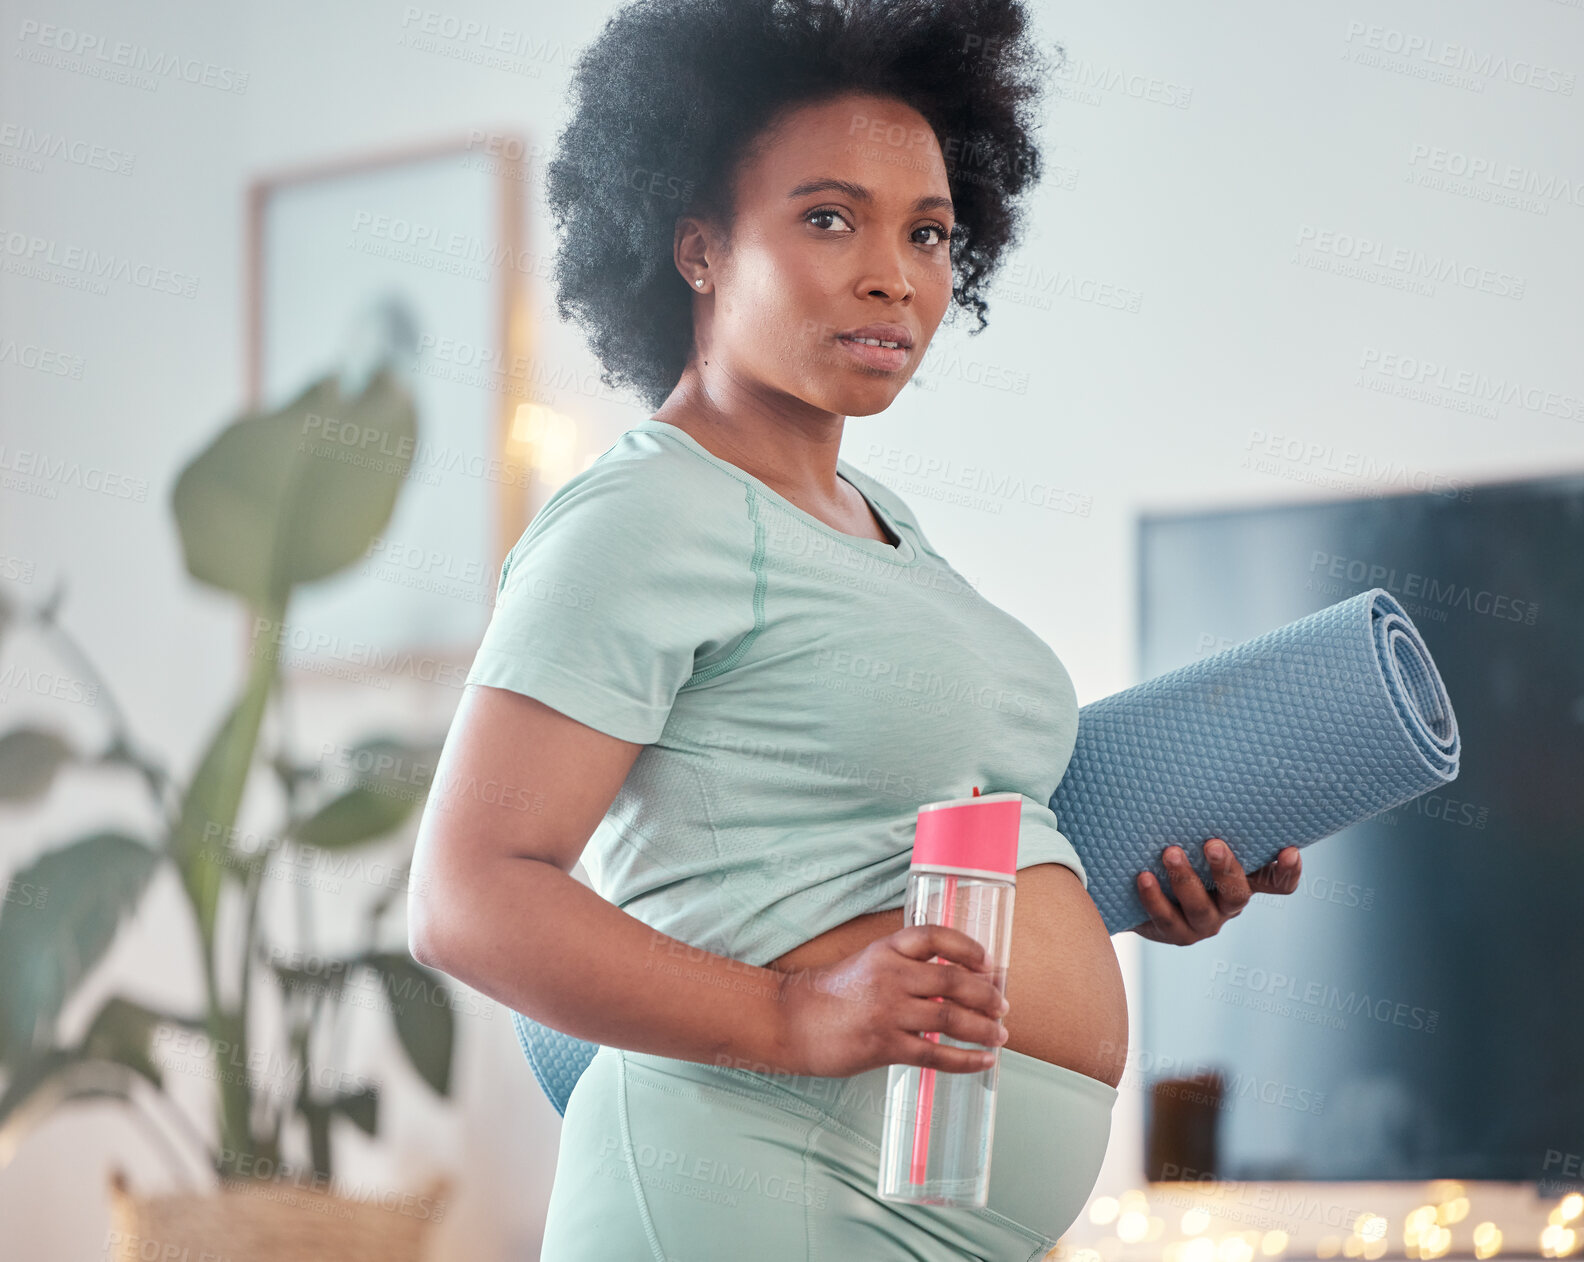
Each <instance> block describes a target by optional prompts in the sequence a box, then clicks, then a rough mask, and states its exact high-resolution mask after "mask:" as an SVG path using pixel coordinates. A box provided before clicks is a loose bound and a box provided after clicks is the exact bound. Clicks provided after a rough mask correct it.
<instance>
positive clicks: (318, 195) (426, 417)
mask: <svg viewBox="0 0 1584 1262" xmlns="http://www.w3.org/2000/svg"><path fill="white" fill-rule="evenodd" d="M481 138H482V139H481ZM527 152H528V145H527V143H526V142H525V141H524V140H523V139H522V138H521V137H518V136H513V135H502V134H500V133H489V134H488V135H487V136H485V135H484V134H483V133H480V132H474V133H471V134H469V135H467V136H463V137H458V138H456V139H453V140H445V141H440V142H437V143H434V144H430V145H421V146H413V147H408V148H402V149H395V150H391V151H386V152H378V153H367V154H360V155H356V156H352V157H348V158H344V159H340V160H334V161H327V162H322V163H318V164H314V165H311V166H304V167H297V168H293V169H290V170H285V171H280V172H276V173H273V174H269V175H266V176H264V177H261V178H259V179H257V180H255V181H254V182H253V183H252V185H251V187H250V190H249V198H248V216H247V219H248V223H247V293H246V303H247V321H246V371H247V397H248V406H249V408H250V409H251V410H259V409H270V408H278V407H280V406H282V405H284V404H286V403H287V402H289V401H290V400H291V399H293V398H294V397H296V396H297V395H299V394H300V393H301V392H302V391H303V390H304V389H305V388H307V387H308V386H309V385H310V384H311V383H312V382H314V381H316V380H319V379H321V378H323V377H324V376H325V375H327V374H329V373H335V374H337V375H338V376H339V378H340V382H341V386H342V390H343V392H344V393H346V394H348V395H355V394H357V393H359V392H360V391H361V389H362V387H363V384H364V383H365V382H366V381H367V379H368V376H369V375H370V373H372V371H373V370H374V368H375V367H377V366H378V365H380V364H381V363H384V364H387V365H390V366H392V367H393V368H394V370H395V371H396V372H397V374H398V376H399V377H400V378H401V380H402V381H403V383H404V385H405V386H406V387H407V388H408V389H409V390H410V391H411V393H412V397H413V401H414V405H415V410H416V413H417V425H418V435H417V440H416V443H413V444H410V452H408V453H407V454H408V455H410V458H411V464H410V467H409V469H408V472H407V476H406V479H405V482H404V484H403V486H402V489H401V492H400V494H399V496H398V498H397V502H396V505H395V508H394V509H393V511H392V514H391V518H390V520H389V522H388V523H387V525H386V528H385V529H384V531H382V532H381V534H380V536H379V537H378V538H377V539H376V540H375V541H374V542H373V544H371V546H370V547H369V549H368V551H367V553H366V554H365V556H364V557H363V558H362V559H361V560H360V561H359V562H357V563H356V564H354V565H352V566H350V567H348V568H347V569H345V570H343V571H341V572H340V573H338V574H335V575H333V576H331V577H329V578H326V579H324V580H322V581H320V582H317V583H312V584H307V585H304V586H303V587H301V588H299V589H298V590H297V591H296V592H295V593H294V595H293V598H292V604H291V608H290V610H289V611H288V613H287V618H286V625H285V626H284V627H283V628H281V629H280V634H279V636H278V637H277V638H278V640H279V644H280V649H281V666H282V668H283V669H284V670H289V671H293V672H294V673H296V674H299V675H303V676H305V677H306V675H308V674H312V675H314V676H316V677H318V678H320V679H330V678H334V677H338V676H339V677H343V678H353V679H357V680H361V681H362V682H365V683H367V682H374V683H376V684H377V685H378V686H382V687H388V686H390V677H392V676H398V677H411V678H414V679H419V680H422V679H424V678H426V677H431V676H432V677H434V678H436V679H437V680H439V681H441V682H450V683H452V684H453V685H457V686H459V684H460V678H461V675H460V672H465V671H466V669H467V665H468V663H469V662H470V661H471V659H472V656H473V653H474V652H475V650H476V648H477V645H478V643H479V640H480V638H481V637H482V635H483V633H484V629H485V627H486V626H487V625H488V622H489V618H490V614H491V612H492V609H493V604H494V597H495V587H496V579H497V576H498V572H499V566H500V562H501V560H502V559H503V558H504V556H505V554H506V551H507V550H508V549H509V548H510V547H511V545H512V544H514V543H515V542H516V541H517V539H518V538H519V537H520V536H521V534H522V532H523V530H524V529H525V528H526V526H527V523H528V519H529V517H530V516H531V512H530V508H531V505H530V502H529V501H530V484H531V482H532V480H533V476H534V471H535V464H536V448H537V447H539V446H540V445H541V444H540V442H539V440H540V438H541V437H542V435H540V434H539V433H536V430H540V429H543V428H544V426H545V425H546V423H547V417H546V415H545V413H546V409H543V408H540V407H539V406H537V405H536V403H535V401H534V397H533V393H532V380H531V377H532V373H531V372H530V371H527V370H525V369H524V365H529V364H531V362H532V352H533V344H534V341H535V338H534V331H533V327H532V324H533V321H532V312H531V302H532V299H531V295H530V292H529V290H530V282H531V277H532V275H533V272H534V270H535V266H536V264H535V261H534V258H533V256H532V255H531V254H530V252H529V247H528V235H529V234H528V230H527V223H526V217H525V206H526V202H527V187H526V185H527V176H528V171H529V168H528V166H527V164H526V162H525V161H524V160H523V156H524V155H525V154H526V153H527ZM552 419H555V420H558V421H561V422H563V423H564V422H565V418H560V417H553V418H552ZM379 454H380V453H374V455H375V456H378V455H379ZM384 454H386V455H388V456H395V455H397V454H399V453H384ZM250 635H251V629H250Z"/></svg>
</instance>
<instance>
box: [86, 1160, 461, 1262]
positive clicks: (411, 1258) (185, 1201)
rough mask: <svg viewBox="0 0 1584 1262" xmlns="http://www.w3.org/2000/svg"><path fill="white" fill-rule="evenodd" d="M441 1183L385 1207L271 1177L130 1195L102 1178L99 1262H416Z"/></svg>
mask: <svg viewBox="0 0 1584 1262" xmlns="http://www.w3.org/2000/svg"><path fill="white" fill-rule="evenodd" d="M449 1189H450V1182H449V1180H447V1179H445V1178H444V1177H441V1178H438V1179H436V1180H435V1181H434V1182H433V1183H432V1184H431V1185H430V1187H429V1189H428V1190H427V1191H426V1192H422V1193H415V1194H407V1195H403V1194H399V1193H392V1194H388V1195H385V1196H383V1197H382V1198H380V1199H382V1200H383V1201H384V1202H385V1204H377V1203H372V1202H365V1201H360V1200H353V1199H351V1198H348V1197H342V1196H335V1195H332V1194H330V1193H327V1192H323V1191H320V1190H318V1189H315V1188H308V1187H297V1186H293V1185H289V1184H283V1183H281V1182H279V1181H276V1182H270V1181H265V1180H261V1181H258V1182H256V1183H255V1182H248V1181H246V1180H242V1181H235V1182H227V1183H224V1184H222V1185H221V1187H220V1188H219V1190H217V1191H211V1192H179V1193H174V1194H167V1195H162V1196H136V1195H134V1194H133V1193H132V1191H131V1190H130V1188H129V1187H128V1186H127V1178H126V1175H125V1174H124V1173H123V1172H122V1171H121V1170H119V1169H117V1170H112V1171H111V1174H110V1235H109V1239H108V1241H107V1242H106V1247H105V1259H106V1262H144V1260H145V1259H149V1258H185V1259H191V1260H192V1262H197V1260H198V1259H203V1262H423V1259H424V1255H425V1251H426V1246H427V1242H428V1238H429V1234H430V1230H431V1228H433V1227H434V1225H435V1224H436V1223H437V1222H439V1221H440V1219H441V1218H443V1217H444V1214H445V1210H446V1196H447V1193H448V1191H449Z"/></svg>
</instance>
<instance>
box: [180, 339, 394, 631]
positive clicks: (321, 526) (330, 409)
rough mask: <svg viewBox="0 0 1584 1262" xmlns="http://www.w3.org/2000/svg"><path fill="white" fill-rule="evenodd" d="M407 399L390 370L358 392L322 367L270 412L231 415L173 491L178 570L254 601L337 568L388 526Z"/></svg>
mask: <svg viewBox="0 0 1584 1262" xmlns="http://www.w3.org/2000/svg"><path fill="white" fill-rule="evenodd" d="M417 436H418V421H417V414H416V412H415V411H414V408H413V403H412V397H411V395H410V394H409V393H408V392H407V390H406V388H405V387H404V386H403V385H402V384H401V382H400V381H399V380H398V379H397V378H396V377H395V376H394V375H393V374H392V373H391V371H390V370H389V369H388V368H381V369H380V370H378V371H377V372H375V373H374V374H373V376H371V377H370V378H369V381H368V384H367V386H366V388H365V389H364V390H363V392H362V393H361V394H358V395H354V396H351V397H348V396H345V395H343V394H342V393H341V387H340V384H339V378H338V376H337V375H336V374H334V373H332V374H327V375H326V376H325V377H323V378H321V379H320V380H318V381H316V382H314V383H313V384H312V385H310V386H309V387H308V388H307V389H306V390H304V391H303V392H302V393H301V394H299V395H298V396H297V397H296V398H294V399H293V400H291V402H289V403H287V404H286V405H285V406H284V407H282V408H281V409H279V410H278V411H274V412H263V413H258V412H255V413H249V414H247V415H244V416H242V417H241V418H240V419H238V420H236V421H234V422H232V423H231V424H230V425H229V426H227V427H226V428H225V429H224V430H222V431H221V432H220V434H219V435H218V436H217V437H216V438H215V440H214V441H213V442H212V443H210V445H209V446H208V447H207V448H206V449H205V450H203V451H202V452H200V453H199V454H198V455H197V456H196V457H194V459H193V460H192V461H191V462H190V463H189V464H188V465H187V466H186V467H185V468H184V469H183V470H182V472H181V475H180V476H179V477H178V478H177V480H176V485H175V488H174V490H173V492H172V497H171V505H172V509H173V510H174V512H175V515H176V525H177V529H178V531H179V532H180V536H181V542H182V550H183V554H184V556H185V559H186V563H187V569H188V571H189V572H190V573H191V574H192V576H193V577H194V578H196V579H198V580H199V581H200V582H203V583H208V584H211V585H212V586H215V587H219V588H222V589H223V590H225V591H229V592H235V593H236V594H237V595H239V596H241V597H242V598H243V599H245V600H246V601H247V602H248V604H249V605H251V606H252V607H253V608H254V609H269V608H277V607H279V608H284V607H285V604H286V600H287V597H288V596H289V594H290V591H291V588H292V586H293V585H294V584H297V583H306V582H312V581H313V580H315V579H320V578H325V577H327V576H328V575H331V574H334V573H335V572H336V571H338V570H341V569H344V568H345V567H346V566H348V565H351V564H352V563H353V562H355V561H356V560H358V558H360V557H362V556H363V555H364V554H365V553H366V552H367V550H368V545H369V544H370V542H372V541H373V540H374V538H375V537H376V536H378V535H379V533H380V531H382V530H383V529H384V528H385V524H386V522H387V521H388V520H389V519H390V515H391V511H392V509H393V508H394V507H395V504H396V497H397V495H398V493H399V492H400V491H401V487H402V483H403V481H404V480H405V478H406V476H407V471H408V469H409V468H410V466H411V464H412V453H413V449H414V447H415V445H416V443H417Z"/></svg>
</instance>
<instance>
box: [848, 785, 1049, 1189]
mask: <svg viewBox="0 0 1584 1262" xmlns="http://www.w3.org/2000/svg"><path fill="white" fill-rule="evenodd" d="M973 792H974V795H973V796H972V797H968V798H954V799H952V800H951V801H946V802H931V803H929V804H928V805H927V806H921V807H920V808H919V813H918V826H917V829H916V831H915V834H914V839H913V860H912V865H911V867H910V869H909V872H908V887H907V902H906V904H905V905H904V908H903V914H902V923H903V924H904V925H926V924H928V925H947V926H949V927H950V928H953V929H957V930H960V931H961V932H963V933H966V934H967V935H968V936H969V937H971V938H973V939H975V940H976V941H977V942H979V943H980V944H981V945H982V946H983V947H984V948H985V954H986V956H987V959H986V967H987V968H988V969H990V970H991V971H990V973H989V976H990V978H991V980H992V981H994V982H995V984H996V985H997V986H999V987H1000V988H1001V989H1002V991H1005V990H1006V975H1007V964H1008V957H1009V956H1010V954H1011V949H1012V896H1013V893H1014V891H1015V889H1016V885H1017V850H1018V833H1019V826H1020V824H1021V822H1022V818H1023V795H1022V794H1020V793H988V794H984V795H982V796H981V795H980V793H979V789H978V786H975V787H974V791H973ZM936 960H937V961H939V960H940V957H939V956H937V957H936ZM925 1037H926V1038H930V1039H934V1040H937V1041H940V1042H944V1043H945V1044H946V1045H947V1046H948V1047H972V1048H975V1049H982V1047H983V1045H982V1044H978V1043H965V1042H963V1041H961V1040H960V1039H955V1038H952V1037H951V1036H950V1035H947V1034H942V1033H940V1032H939V1031H930V1032H928V1033H926V1034H925ZM995 1051H996V1059H995V1061H994V1063H993V1064H991V1065H990V1066H989V1067H988V1068H986V1069H982V1070H979V1071H978V1072H976V1073H966V1074H962V1073H946V1072H943V1071H939V1070H935V1069H931V1068H926V1067H924V1066H921V1065H892V1066H891V1070H890V1076H889V1078H888V1080H887V1083H886V1102H885V1122H884V1129H883V1130H882V1132H881V1138H880V1179H879V1188H878V1191H879V1194H880V1197H881V1199H882V1200H887V1201H906V1202H909V1203H911V1204H916V1205H957V1206H963V1207H965V1208H969V1209H979V1208H982V1207H983V1206H984V1204H985V1202H986V1199H987V1198H988V1196H989V1192H990V1144H991V1139H992V1137H993V1136H994V1133H995V1101H996V1080H997V1078H998V1076H999V1074H1000V1072H1001V1057H1000V1049H999V1048H997V1049H995Z"/></svg>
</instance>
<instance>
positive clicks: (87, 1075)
mask: <svg viewBox="0 0 1584 1262" xmlns="http://www.w3.org/2000/svg"><path fill="white" fill-rule="evenodd" d="M134 1081H136V1079H135V1077H134V1074H133V1071H132V1070H130V1069H128V1068H127V1067H126V1066H125V1065H118V1064H115V1063H114V1062H112V1061H104V1060H95V1059H91V1058H85V1057H84V1056H83V1055H82V1053H81V1052H79V1051H77V1050H76V1049H75V1048H60V1047H52V1048H50V1049H48V1050H47V1051H45V1052H43V1053H40V1054H38V1055H35V1056H30V1057H28V1059H27V1060H25V1061H24V1062H23V1063H22V1064H21V1065H19V1066H17V1068H16V1070H15V1072H13V1073H12V1074H11V1075H10V1077H9V1078H8V1079H7V1081H6V1086H5V1092H4V1094H3V1095H0V1168H4V1167H5V1166H7V1165H9V1164H10V1162H11V1158H12V1157H14V1156H15V1155H16V1150H17V1148H18V1147H20V1145H21V1143H22V1140H23V1139H24V1138H25V1137H26V1135H27V1133H28V1132H29V1131H31V1130H32V1129H33V1128H34V1127H35V1126H37V1125H39V1124H40V1123H41V1122H43V1121H45V1120H46V1119H47V1118H48V1117H49V1115H50V1114H51V1113H53V1112H54V1111H55V1110H56V1109H57V1108H59V1107H60V1106H61V1105H62V1104H65V1103H67V1102H68V1101H71V1100H88V1099H99V1098H105V1097H108V1098H111V1099H116V1100H121V1101H123V1102H129V1101H130V1100H131V1098H132V1084H133V1082H134Z"/></svg>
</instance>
